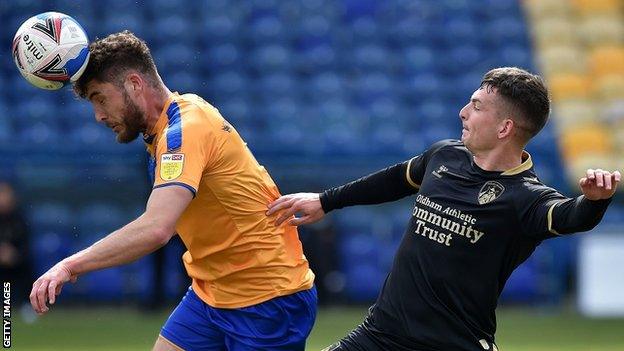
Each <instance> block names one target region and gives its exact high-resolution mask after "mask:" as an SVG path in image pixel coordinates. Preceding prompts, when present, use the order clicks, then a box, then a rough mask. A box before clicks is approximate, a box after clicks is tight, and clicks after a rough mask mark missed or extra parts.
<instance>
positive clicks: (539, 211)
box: [520, 184, 611, 239]
mask: <svg viewBox="0 0 624 351" xmlns="http://www.w3.org/2000/svg"><path fill="white" fill-rule="evenodd" d="M525 186H526V187H527V188H528V190H529V191H530V198H529V199H528V201H526V203H527V204H528V205H526V206H524V208H522V209H520V213H521V218H520V220H521V223H522V224H523V227H524V229H525V230H524V232H525V233H526V234H527V235H529V236H532V237H535V238H537V239H546V238H551V237H554V236H557V235H562V234H571V233H576V232H583V231H587V230H590V229H592V228H594V227H595V226H596V225H597V224H598V223H599V222H600V220H601V219H602V216H603V215H604V213H605V211H606V209H607V206H608V205H609V203H610V202H611V200H610V199H609V200H600V201H590V200H587V199H586V198H585V197H584V196H579V197H575V198H568V197H566V196H563V195H562V194H560V193H559V192H557V191H556V190H554V189H552V188H549V187H547V186H545V185H542V184H539V185H536V184H531V185H526V184H525Z"/></svg>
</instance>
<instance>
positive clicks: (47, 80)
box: [12, 12, 89, 90]
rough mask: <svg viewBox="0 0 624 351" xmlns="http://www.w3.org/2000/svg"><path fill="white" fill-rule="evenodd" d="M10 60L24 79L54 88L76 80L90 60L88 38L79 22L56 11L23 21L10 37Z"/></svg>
mask: <svg viewBox="0 0 624 351" xmlns="http://www.w3.org/2000/svg"><path fill="white" fill-rule="evenodd" d="M12 52H13V60H14V61H15V65H17V69H18V70H19V71H20V73H21V74H22V76H23V77H24V78H26V80H27V81H28V82H29V83H30V84H32V85H34V86H36V87H38V88H42V89H48V90H57V89H60V88H62V87H64V86H65V85H66V84H68V83H70V82H75V81H76V80H77V79H78V78H80V75H81V74H82V72H83V71H84V69H85V68H86V67H87V63H88V62H89V39H88V38H87V34H86V33H85V31H84V29H82V27H81V26H80V24H79V23H78V22H77V21H76V20H75V19H73V18H71V17H70V16H67V15H65V14H62V13H59V12H45V13H42V14H39V15H36V16H33V17H31V18H29V19H28V20H26V22H24V23H23V24H22V25H21V26H20V27H19V29H18V30H17V33H15V37H14V38H13V49H12Z"/></svg>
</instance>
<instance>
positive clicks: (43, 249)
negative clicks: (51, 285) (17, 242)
mask: <svg viewBox="0 0 624 351" xmlns="http://www.w3.org/2000/svg"><path fill="white" fill-rule="evenodd" d="M32 235H33V237H34V238H36V240H32V241H31V242H30V248H31V250H32V251H31V255H30V257H31V259H32V265H33V271H34V272H33V273H34V274H36V275H37V276H39V275H41V274H43V273H45V272H46V271H47V270H48V269H50V268H51V267H52V266H54V265H55V264H56V263H57V262H59V261H61V260H62V259H64V258H65V257H67V256H69V255H71V254H72V253H74V252H73V251H71V240H72V236H71V233H70V232H65V231H56V230H43V231H33V233H32Z"/></svg>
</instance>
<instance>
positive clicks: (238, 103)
mask: <svg viewBox="0 0 624 351" xmlns="http://www.w3.org/2000/svg"><path fill="white" fill-rule="evenodd" d="M216 107H217V108H218V109H219V111H220V112H221V115H223V117H224V118H225V119H227V120H228V121H229V122H230V123H232V125H234V128H237V129H238V128H239V127H242V126H244V125H246V124H249V123H253V119H254V118H258V116H257V111H255V110H252V108H251V104H250V102H249V101H248V100H247V99H245V98H243V97H239V96H233V97H231V98H230V99H228V100H225V101H223V102H222V103H220V104H219V105H218V106H216Z"/></svg>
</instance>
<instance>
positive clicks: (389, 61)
mask: <svg viewBox="0 0 624 351" xmlns="http://www.w3.org/2000/svg"><path fill="white" fill-rule="evenodd" d="M393 58H394V56H393V53H392V52H391V51H390V50H389V49H388V48H386V47H384V46H382V45H376V44H369V43H364V45H362V46H359V47H356V48H354V49H353V58H352V59H351V64H352V65H353V66H354V68H356V69H360V70H362V72H369V71H377V72H389V71H390V69H391V68H393V66H394V64H393Z"/></svg>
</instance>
